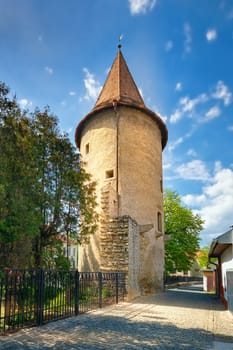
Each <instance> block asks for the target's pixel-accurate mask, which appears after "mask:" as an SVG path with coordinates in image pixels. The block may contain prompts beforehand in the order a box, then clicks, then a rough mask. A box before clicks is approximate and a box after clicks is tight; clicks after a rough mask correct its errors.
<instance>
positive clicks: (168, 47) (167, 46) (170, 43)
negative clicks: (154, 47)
mask: <svg viewBox="0 0 233 350" xmlns="http://www.w3.org/2000/svg"><path fill="white" fill-rule="evenodd" d="M172 48H173V41H171V40H168V41H167V42H166V43H165V51H167V52H168V51H171V49H172Z"/></svg>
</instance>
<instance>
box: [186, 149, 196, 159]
mask: <svg viewBox="0 0 233 350" xmlns="http://www.w3.org/2000/svg"><path fill="white" fill-rule="evenodd" d="M187 155H188V156H190V157H196V156H197V152H196V151H195V150H194V149H192V148H190V149H189V150H188V151H187Z"/></svg>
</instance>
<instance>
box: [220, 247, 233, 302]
mask: <svg viewBox="0 0 233 350" xmlns="http://www.w3.org/2000/svg"><path fill="white" fill-rule="evenodd" d="M221 260H222V284H223V288H224V298H225V299H226V300H228V299H227V277H226V271H227V270H232V269H233V245H231V246H230V247H228V248H227V249H226V250H225V251H224V252H223V254H222V255H221Z"/></svg>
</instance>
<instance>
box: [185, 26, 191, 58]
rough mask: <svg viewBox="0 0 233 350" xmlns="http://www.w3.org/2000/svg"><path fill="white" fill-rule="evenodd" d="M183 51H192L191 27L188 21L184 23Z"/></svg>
mask: <svg viewBox="0 0 233 350" xmlns="http://www.w3.org/2000/svg"><path fill="white" fill-rule="evenodd" d="M184 36H185V40H184V51H185V53H190V52H191V51H192V28H191V26H190V24H189V23H185V24H184Z"/></svg>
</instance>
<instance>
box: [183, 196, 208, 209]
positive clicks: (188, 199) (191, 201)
mask: <svg viewBox="0 0 233 350" xmlns="http://www.w3.org/2000/svg"><path fill="white" fill-rule="evenodd" d="M181 199H182V202H183V203H184V204H186V205H188V206H190V207H196V206H198V207H199V206H200V205H202V204H204V203H206V196H205V195H204V194H201V195H193V194H187V195H185V196H183V197H181Z"/></svg>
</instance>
